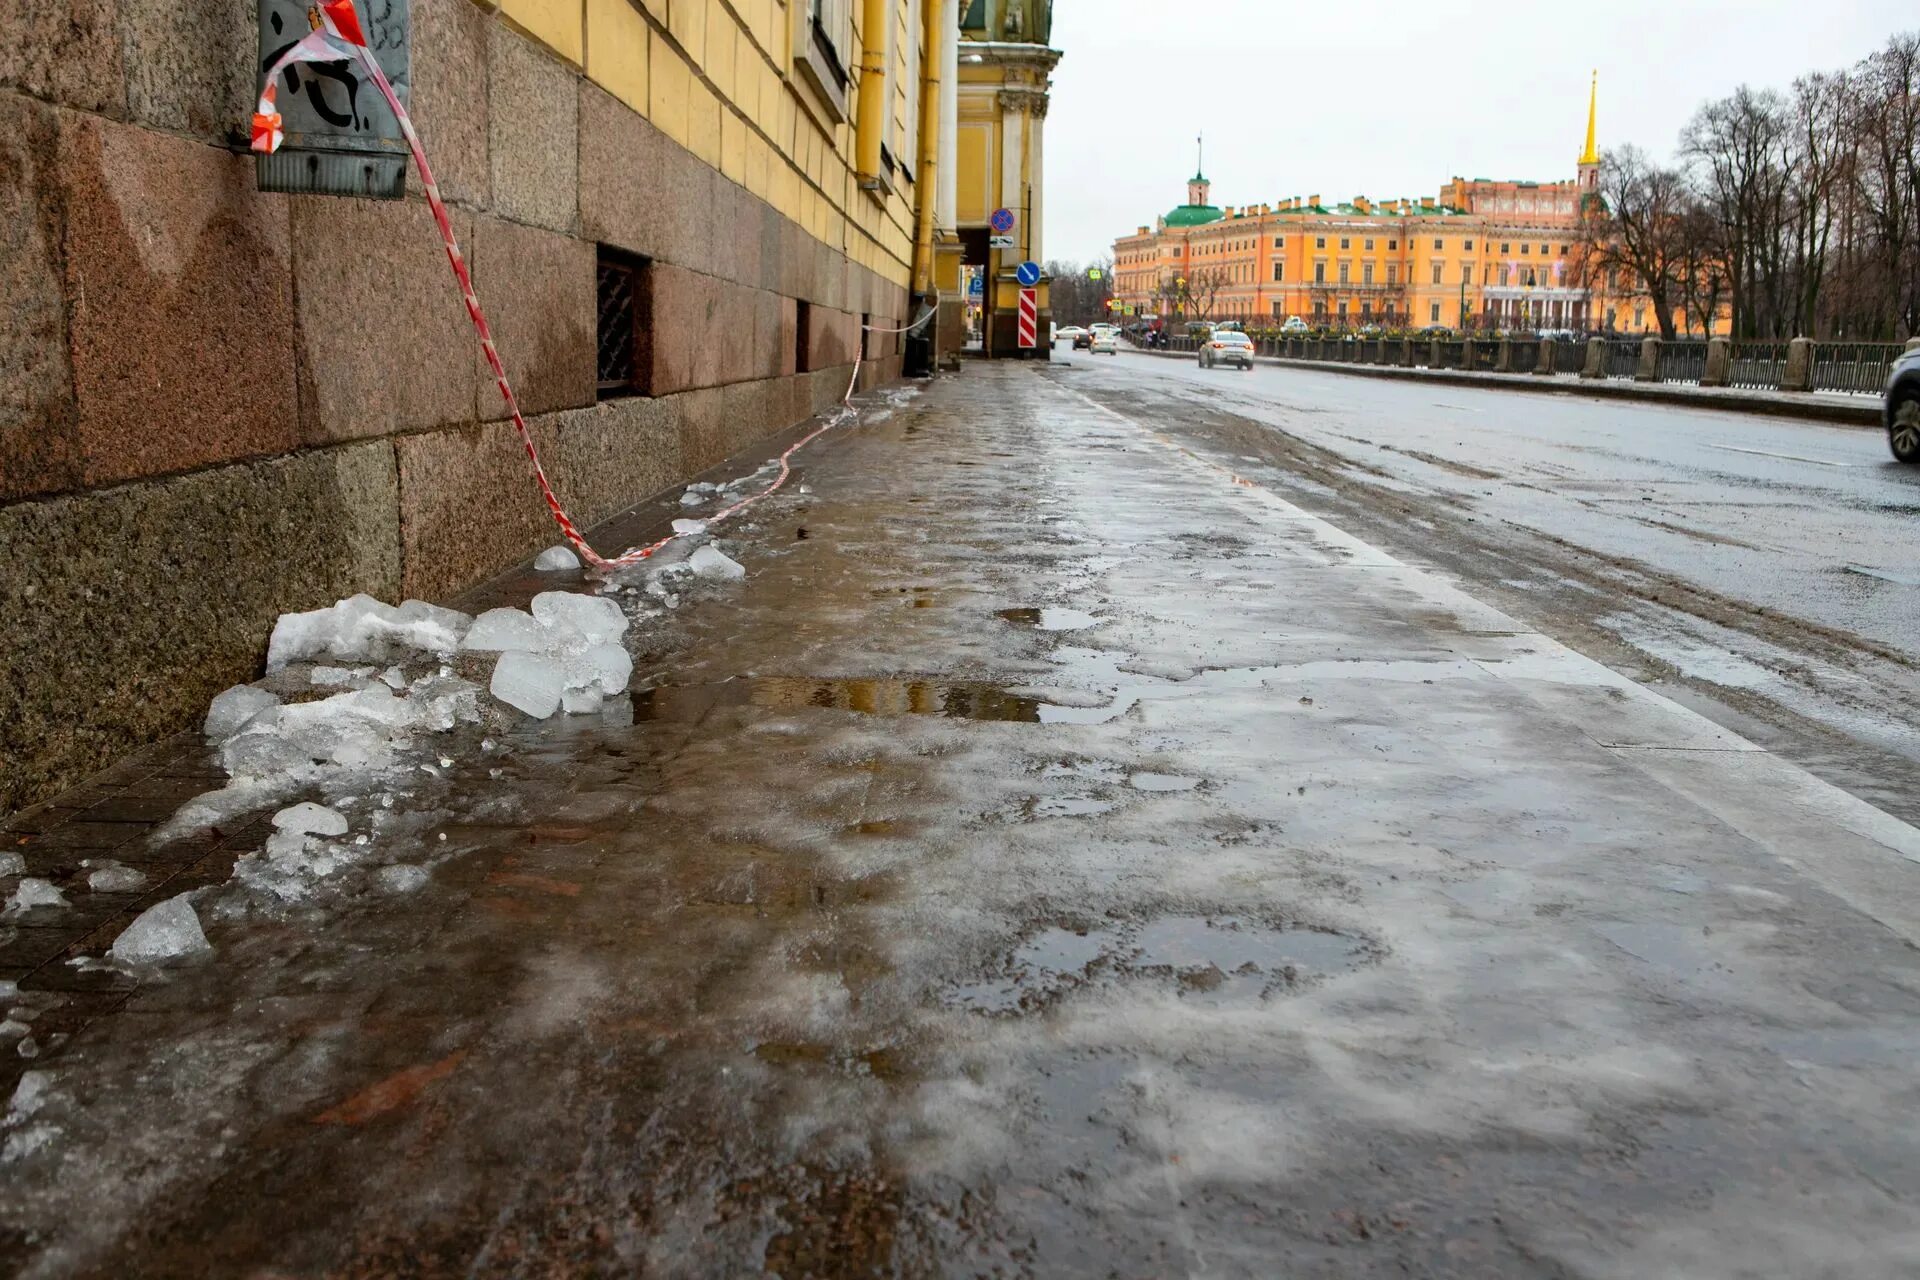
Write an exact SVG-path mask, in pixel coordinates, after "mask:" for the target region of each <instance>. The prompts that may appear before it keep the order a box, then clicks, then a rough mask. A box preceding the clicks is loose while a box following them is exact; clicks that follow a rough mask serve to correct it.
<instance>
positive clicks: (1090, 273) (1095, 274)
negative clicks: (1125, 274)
mask: <svg viewBox="0 0 1920 1280" xmlns="http://www.w3.org/2000/svg"><path fill="white" fill-rule="evenodd" d="M1099 278H1100V268H1098V267H1088V268H1087V279H1089V280H1098V279H1099Z"/></svg>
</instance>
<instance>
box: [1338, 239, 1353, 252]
mask: <svg viewBox="0 0 1920 1280" xmlns="http://www.w3.org/2000/svg"><path fill="white" fill-rule="evenodd" d="M1340 247H1341V248H1342V249H1351V248H1353V241H1351V240H1349V239H1348V238H1347V237H1345V236H1341V237H1340Z"/></svg>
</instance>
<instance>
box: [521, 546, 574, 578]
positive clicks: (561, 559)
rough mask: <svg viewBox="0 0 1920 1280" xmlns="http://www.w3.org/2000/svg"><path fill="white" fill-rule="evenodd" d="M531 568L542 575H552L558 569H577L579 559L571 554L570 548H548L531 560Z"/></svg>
mask: <svg viewBox="0 0 1920 1280" xmlns="http://www.w3.org/2000/svg"><path fill="white" fill-rule="evenodd" d="M533 567H534V568H536V569H538V570H540V571H541V572H542V573H552V572H554V571H556V570H560V569H578V568H579V567H580V557H579V556H577V555H575V554H574V553H573V548H572V547H564V546H553V547H548V548H547V549H546V550H545V551H542V552H541V553H540V554H539V555H537V556H535V557H534V558H533Z"/></svg>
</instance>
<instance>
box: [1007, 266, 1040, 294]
mask: <svg viewBox="0 0 1920 1280" xmlns="http://www.w3.org/2000/svg"><path fill="white" fill-rule="evenodd" d="M1013 278H1014V279H1015V280H1018V281H1019V282H1020V286H1021V287H1022V288H1024V289H1031V288H1033V286H1035V285H1037V284H1039V283H1040V264H1039V263H1037V262H1023V263H1021V264H1020V265H1019V266H1017V267H1015V268H1014V269H1013Z"/></svg>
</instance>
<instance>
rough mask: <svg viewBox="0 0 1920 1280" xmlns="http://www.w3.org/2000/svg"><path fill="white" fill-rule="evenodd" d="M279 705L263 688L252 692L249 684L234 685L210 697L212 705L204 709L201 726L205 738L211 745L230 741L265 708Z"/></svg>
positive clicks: (254, 689) (275, 698)
mask: <svg viewBox="0 0 1920 1280" xmlns="http://www.w3.org/2000/svg"><path fill="white" fill-rule="evenodd" d="M279 705H280V699H279V698H277V697H275V696H274V695H273V694H271V693H268V692H267V691H266V690H265V689H256V688H254V687H253V686H252V685H250V684H237V685H235V686H233V688H231V689H228V690H225V691H224V692H222V693H217V694H215V695H214V696H213V702H212V703H211V704H210V705H209V706H208V707H207V720H206V726H205V728H206V734H207V737H208V739H209V740H211V741H213V742H220V741H223V740H225V739H227V738H230V737H232V736H233V735H234V734H235V733H237V732H238V731H239V730H240V727H241V726H242V725H244V724H246V723H247V721H249V720H251V719H253V718H254V717H255V716H257V715H259V714H260V713H261V712H262V711H265V710H266V709H267V708H268V707H277V706H279Z"/></svg>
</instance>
